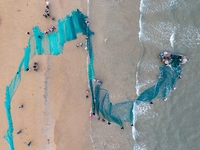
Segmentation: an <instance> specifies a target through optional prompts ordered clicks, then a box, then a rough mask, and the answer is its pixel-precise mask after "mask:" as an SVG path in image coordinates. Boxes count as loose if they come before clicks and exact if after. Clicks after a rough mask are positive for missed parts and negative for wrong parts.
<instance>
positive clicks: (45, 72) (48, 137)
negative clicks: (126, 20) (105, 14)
mask: <svg viewBox="0 0 200 150" xmlns="http://www.w3.org/2000/svg"><path fill="white" fill-rule="evenodd" d="M50 3H51V6H50V14H51V15H52V16H53V17H55V18H56V19H61V18H63V17H65V16H66V14H70V12H71V11H72V10H74V9H77V8H79V9H80V10H81V11H82V12H83V13H85V14H86V12H87V7H86V6H87V4H86V1H83V0H78V1H73V2H72V1H70V0H67V1H66V0H65V1H64V0H60V1H59V2H56V1H50ZM45 6H46V4H45V1H40V0H31V1H29V2H27V1H25V0H22V1H18V2H13V1H0V14H1V15H0V31H1V44H0V49H1V55H0V57H1V59H0V61H1V64H2V67H1V83H2V86H1V87H0V88H1V90H0V91H1V92H0V97H1V103H0V107H1V109H0V114H1V128H0V135H1V137H3V136H4V135H5V133H6V130H7V119H6V115H5V108H4V101H5V87H6V86H7V85H9V84H10V81H11V80H12V78H13V77H14V75H15V74H16V72H17V68H18V65H19V63H20V61H21V60H22V58H23V49H24V48H25V47H26V46H27V41H28V38H29V35H26V34H25V32H26V31H27V30H29V31H30V32H31V34H32V28H33V27H34V26H36V25H37V26H39V27H40V29H41V30H42V31H45V30H47V29H48V28H49V27H51V26H52V25H54V26H55V27H56V25H57V21H52V20H51V19H50V18H48V19H46V18H44V17H43V16H42V14H43V13H44V9H45ZM80 42H83V43H85V38H84V37H83V36H82V35H79V36H78V39H77V40H75V41H71V42H69V43H66V44H65V47H64V53H63V54H62V55H59V56H47V55H42V56H35V57H34V58H33V59H31V61H30V66H32V65H33V62H34V61H37V62H38V63H39V70H38V72H34V71H33V70H31V71H30V72H24V71H22V80H21V83H20V85H19V87H18V89H17V91H16V93H15V94H14V96H13V99H12V103H11V113H12V119H13V127H14V132H13V138H14V146H15V149H16V150H18V149H20V150H26V149H27V143H29V142H30V141H31V142H32V143H31V146H30V147H29V149H32V150H42V149H49V150H55V149H58V150H66V149H76V150H80V149H87V150H90V149H92V145H91V141H90V137H89V135H90V130H89V114H88V113H89V110H90V107H91V101H90V100H89V99H86V98H85V96H86V90H87V89H88V83H87V68H86V60H87V53H86V51H85V49H84V47H79V48H77V47H76V46H75V45H76V43H80ZM20 105H24V108H23V109H19V106H20ZM19 130H22V133H21V134H16V133H17V132H18V131H19ZM0 144H1V149H4V150H9V147H8V144H7V142H6V140H4V139H3V138H0Z"/></svg>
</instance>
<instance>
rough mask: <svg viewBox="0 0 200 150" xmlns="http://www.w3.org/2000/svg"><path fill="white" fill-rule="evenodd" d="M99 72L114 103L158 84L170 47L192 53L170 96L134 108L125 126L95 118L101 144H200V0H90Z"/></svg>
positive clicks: (149, 147) (179, 149)
mask: <svg viewBox="0 0 200 150" xmlns="http://www.w3.org/2000/svg"><path fill="white" fill-rule="evenodd" d="M88 5H89V8H88V16H89V18H90V23H91V24H90V27H91V29H92V31H94V32H95V35H94V36H93V37H92V43H93V52H94V57H95V59H94V60H95V61H94V70H95V77H96V78H98V79H101V80H102V81H103V82H104V83H103V85H102V88H104V89H106V90H108V92H109V96H110V101H111V102H113V103H118V102H123V101H125V100H133V99H135V98H136V97H138V95H140V93H142V92H143V91H144V90H145V89H147V88H149V87H151V86H152V85H154V84H156V81H157V77H158V76H159V69H158V68H159V66H161V65H162V64H161V62H160V60H159V58H158V55H159V53H160V52H163V51H165V50H167V51H169V52H172V53H176V54H183V55H186V56H187V57H188V58H189V59H190V61H189V63H187V64H185V65H183V66H182V76H183V78H182V79H180V80H178V81H177V83H176V85H175V87H176V90H175V91H173V92H171V93H170V94H169V95H168V100H167V101H163V100H162V99H154V100H153V103H154V104H153V105H150V104H149V103H141V104H139V105H137V106H136V107H135V108H134V110H133V115H134V118H135V119H134V125H135V126H134V127H131V126H130V124H128V123H125V125H124V130H123V131H122V130H120V127H119V126H118V125H115V124H111V125H108V124H106V122H102V121H99V120H98V119H97V118H95V117H94V118H93V119H92V120H91V128H90V130H91V136H90V137H91V140H92V142H93V148H94V149H95V150H103V149H105V150H112V149H113V150H122V149H124V150H132V149H133V150H189V149H191V150H198V149H199V148H200V142H199V139H200V132H199V129H200V117H199V114H200V108H199V106H200V102H199V100H200V92H199V82H200V77H199V75H200V72H199V70H200V65H199V62H200V59H199V57H200V50H199V48H200V45H199V44H200V31H199V27H200V15H199V10H200V1H196V0H190V1H186V0H141V1H134V0H101V1H99V0H93V1H88Z"/></svg>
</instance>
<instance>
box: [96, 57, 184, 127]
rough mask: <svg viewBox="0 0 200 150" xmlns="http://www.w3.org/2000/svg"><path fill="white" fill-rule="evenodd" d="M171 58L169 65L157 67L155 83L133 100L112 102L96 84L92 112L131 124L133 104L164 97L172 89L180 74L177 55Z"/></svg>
mask: <svg viewBox="0 0 200 150" xmlns="http://www.w3.org/2000/svg"><path fill="white" fill-rule="evenodd" d="M172 59H173V60H172V62H171V63H170V65H168V66H165V65H161V66H160V67H159V70H160V76H159V77H158V79H157V82H156V84H155V85H153V86H152V87H149V88H148V89H146V90H144V91H143V92H142V93H141V94H140V95H139V96H138V98H137V99H135V100H125V101H123V102H120V103H116V104H113V103H112V102H111V101H110V97H109V93H108V91H107V90H105V89H102V88H100V85H98V84H97V85H96V87H95V96H94V97H95V99H94V101H93V102H94V104H93V107H94V108H93V113H96V114H97V115H98V116H100V117H102V118H104V119H106V120H108V121H109V122H114V123H116V124H118V125H119V126H123V122H128V123H131V124H132V123H133V115H134V114H133V108H134V105H138V104H140V103H142V102H151V101H152V100H153V99H155V98H166V97H167V96H168V95H169V93H170V92H171V91H172V90H173V89H174V86H175V84H176V81H177V80H178V78H179V76H180V74H181V66H180V63H181V60H180V58H179V56H178V55H172Z"/></svg>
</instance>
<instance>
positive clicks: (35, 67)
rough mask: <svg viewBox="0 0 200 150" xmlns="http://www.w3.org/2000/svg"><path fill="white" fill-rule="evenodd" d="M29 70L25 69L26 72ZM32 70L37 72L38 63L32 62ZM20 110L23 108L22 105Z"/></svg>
mask: <svg viewBox="0 0 200 150" xmlns="http://www.w3.org/2000/svg"><path fill="white" fill-rule="evenodd" d="M30 70H31V69H30V68H27V69H26V71H30ZM33 70H34V71H38V62H34V63H33ZM22 108H23V105H22Z"/></svg>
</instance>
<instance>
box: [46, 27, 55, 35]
mask: <svg viewBox="0 0 200 150" xmlns="http://www.w3.org/2000/svg"><path fill="white" fill-rule="evenodd" d="M55 30H56V27H54V26H52V27H51V28H50V29H48V30H47V31H44V34H49V33H53V32H54V31H55Z"/></svg>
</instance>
